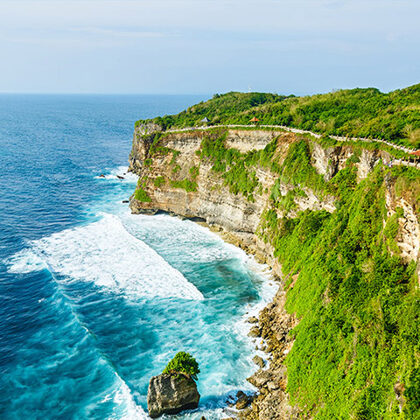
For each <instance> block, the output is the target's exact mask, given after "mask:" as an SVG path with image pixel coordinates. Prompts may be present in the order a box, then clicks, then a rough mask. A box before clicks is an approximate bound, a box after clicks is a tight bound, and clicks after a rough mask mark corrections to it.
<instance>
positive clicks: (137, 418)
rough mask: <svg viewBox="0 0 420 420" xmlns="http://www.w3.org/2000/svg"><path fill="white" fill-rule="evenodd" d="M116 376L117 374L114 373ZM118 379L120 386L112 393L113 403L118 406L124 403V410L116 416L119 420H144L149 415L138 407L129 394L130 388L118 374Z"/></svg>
mask: <svg viewBox="0 0 420 420" xmlns="http://www.w3.org/2000/svg"><path fill="white" fill-rule="evenodd" d="M116 375H117V376H118V374H116ZM118 378H119V379H120V381H121V382H120V386H119V388H118V390H117V391H116V393H115V395H114V399H113V400H114V403H115V404H116V405H117V407H118V406H120V405H124V406H125V410H124V411H125V412H124V414H123V415H122V417H121V416H119V417H118V418H120V419H121V420H146V419H149V418H150V417H149V416H148V415H147V414H146V413H145V412H144V410H143V409H142V408H141V407H139V406H138V405H137V404H136V403H135V401H134V398H133V396H132V395H131V392H130V389H129V388H128V386H127V384H126V383H125V382H124V381H123V380H122V379H121V378H120V377H119V376H118Z"/></svg>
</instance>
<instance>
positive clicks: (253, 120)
mask: <svg viewBox="0 0 420 420" xmlns="http://www.w3.org/2000/svg"><path fill="white" fill-rule="evenodd" d="M249 122H252V123H257V122H260V120H259V119H258V118H257V117H254V118H251V119H250V120H249Z"/></svg>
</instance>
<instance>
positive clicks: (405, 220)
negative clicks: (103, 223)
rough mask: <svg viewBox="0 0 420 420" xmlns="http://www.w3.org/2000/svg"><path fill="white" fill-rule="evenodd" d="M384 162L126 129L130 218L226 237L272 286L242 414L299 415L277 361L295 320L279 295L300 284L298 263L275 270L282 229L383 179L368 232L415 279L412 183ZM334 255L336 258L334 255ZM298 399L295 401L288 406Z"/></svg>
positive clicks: (268, 137) (314, 143) (213, 136)
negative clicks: (164, 218)
mask: <svg viewBox="0 0 420 420" xmlns="http://www.w3.org/2000/svg"><path fill="white" fill-rule="evenodd" d="M391 160H392V159H391V157H390V155H389V153H387V152H385V151H381V150H368V149H363V148H362V149H361V148H360V147H355V146H354V145H344V144H343V145H339V146H338V145H332V146H331V145H328V143H327V142H322V141H320V140H317V139H314V138H309V137H302V136H299V135H296V134H293V133H287V132H282V131H275V130H274V131H270V130H258V129H244V130H239V129H218V130H206V131H200V130H191V131H184V132H181V131H180V132H165V131H163V130H162V129H161V128H160V127H159V126H157V125H147V124H146V125H139V126H138V127H136V129H135V133H134V138H133V147H132V151H131V154H130V170H131V171H133V172H135V173H136V174H138V175H139V182H138V186H137V189H136V192H135V194H134V195H133V196H132V197H131V200H130V207H131V210H132V212H133V213H151V214H153V213H156V212H159V211H164V212H168V213H170V214H175V215H179V216H183V217H186V218H192V219H195V220H201V221H204V222H206V223H207V224H208V225H210V226H213V227H214V228H215V229H218V230H220V231H221V233H222V234H223V235H224V237H225V238H226V239H227V240H229V241H231V242H233V243H235V244H237V245H238V246H241V247H242V248H244V249H245V250H246V251H248V252H250V253H253V254H255V255H256V257H257V258H258V259H259V260H260V261H262V262H266V263H268V264H269V265H270V266H271V267H272V268H273V271H274V272H275V273H276V274H277V276H278V277H279V278H280V279H281V287H280V289H279V292H278V295H277V296H276V298H275V300H274V302H273V303H272V304H271V305H269V307H267V308H266V309H265V310H264V311H263V312H262V314H261V318H260V323H259V325H258V327H257V328H258V329H259V333H260V335H261V336H262V337H263V338H265V339H266V340H267V343H268V349H267V350H268V351H270V352H271V353H272V355H273V360H272V362H271V364H270V367H269V369H268V370H264V371H263V370H261V371H259V372H257V373H256V374H255V375H254V376H253V377H252V378H250V382H251V383H253V384H255V385H256V386H257V387H258V388H259V390H260V394H259V396H258V397H257V398H256V399H255V400H254V402H253V404H252V408H251V409H248V411H246V412H245V413H244V414H242V416H245V417H246V418H252V419H283V418H284V419H288V418H295V417H296V418H297V417H299V415H300V414H299V413H300V412H301V411H300V410H299V409H297V408H292V407H291V406H290V404H289V397H288V395H287V393H286V387H287V380H288V379H287V375H286V370H285V366H284V360H285V358H286V356H287V354H288V353H289V352H290V350H291V348H292V344H293V342H294V338H293V337H294V336H293V335H291V334H289V332H290V330H291V329H292V328H294V327H295V326H296V325H297V324H298V320H299V319H301V318H302V316H303V315H302V314H301V313H300V312H299V311H298V310H297V311H296V312H297V313H292V314H288V313H287V312H286V310H285V301H286V293H285V289H287V290H292V293H297V292H296V291H297V290H299V288H300V287H302V286H300V283H299V282H300V275H299V272H300V271H304V269H303V268H302V265H300V266H297V265H296V266H294V268H293V269H291V268H290V267H292V266H293V264H292V263H291V262H290V261H289V262H287V264H286V266H287V267H288V268H287V271H285V270H284V269H283V271H285V272H282V266H281V265H280V262H279V255H282V254H281V253H282V249H284V246H283V245H281V244H280V243H279V238H282V237H286V235H289V234H290V235H291V233H290V232H291V229H295V232H297V230H296V229H297V228H296V226H298V224H299V223H301V222H300V220H301V219H302V217H306V215H309V214H315V215H317V216H316V217H318V218H319V220H320V222H319V223H323V222H321V220H322V221H323V220H329V219H328V217H329V216H328V215H332V214H335V213H336V211H337V209H342V206H343V203H345V202H346V203H350V201H349V200H348V197H349V196H350V195H351V194H353V191H357V190H358V187H357V185H359V184H360V185H361V187H360V188H362V187H363V186H364V184H363V182H365V183H366V185H368V182H371V180H370V178H372V177H374V176H376V177H382V178H383V177H384V181H383V188H382V187H381V188H382V189H381V190H380V191H379V192H378V193H377V197H378V198H377V200H378V203H382V202H383V204H378V209H383V210H378V211H379V212H380V215H379V216H378V217H379V219H378V220H381V221H382V222H381V223H382V225H383V227H379V228H378V229H379V230H381V229H382V230H381V233H380V235H379V236H378V238H380V239H377V240H381V241H384V243H386V244H387V245H386V246H387V247H388V251H389V253H390V254H391V255H394V256H398V258H400V261H401V263H400V264H402V265H404V266H405V265H407V266H410V267H411V266H412V265H415V266H416V267H417V268H416V269H415V271H416V272H417V273H418V266H419V263H418V260H419V241H420V228H419V213H418V211H419V207H418V206H419V203H418V200H419V186H418V179H417V180H415V182H414V183H413V182H411V181H410V180H408V181H406V179H409V178H404V177H403V176H401V177H400V176H399V175H396V169H395V168H391V169H390V168H389V166H390V162H391ZM377 169H378V170H377ZM375 171H376V172H378V173H377V174H376V172H375ZM404 176H405V175H404ZM382 178H380V179H382ZM372 179H373V178H372ZM375 179H376V178H375ZM378 179H379V178H378ZM364 180H366V181H364ZM372 182H373V181H372ZM380 182H382V181H380ZM410 182H411V183H410ZM377 184H378V185H379V181H377ZM381 185H382V184H381ZM367 189H368V187H367V186H366V190H367ZM362 196H363V193H361V197H362ZM382 196H383V198H381V197H382ZM375 197H376V196H375ZM346 200H347V201H346ZM348 205H349V204H348ZM353 205H354V206H356V205H357V201H356V203H355V204H353ZM340 211H341V210H340ZM360 211H361V212H363V211H364V210H360ZM366 211H367V210H366ZM369 211H370V210H369ZM302 215H304V216H302ZM308 217H309V216H308ZM293 220H296V222H293ZM294 223H295V224H294ZM302 223H303V222H302ZM317 223H318V222H317ZM361 223H362V222H361ZM290 225H292V228H290ZM382 225H381V226H382ZM299 226H300V225H299ZM317 226H318V225H317ZM361 226H362V225H361ZM283 231H284V233H282V232H283ZM319 231H321V225H319ZM295 235H297V233H296V234H295ZM310 235H312V236H308V234H306V233H305V236H304V237H306V238H309V237H314V235H316V231H315V233H314V232H311V233H310ZM291 237H292V236H291ZM299 237H302V234H300V236H299ZM304 241H305V240H304ZM307 241H309V239H307ZM333 245H334V244H331V246H333ZM282 247H283V248H282ZM314 252H315V251H314ZM325 252H327V251H325ZM340 252H341V251H340ZM352 252H353V251H352ZM354 252H361V251H359V250H356V251H354ZM308 255H309V254H308ZM343 255H344V254H343ZM284 258H285V257H284ZM287 258H289V257H287ZM287 258H285V261H286V260H287ZM290 258H292V257H290ZM290 258H289V260H290ZM295 258H297V257H295ZM337 258H338V259H339V260H340V259H342V258H345V257H344V256H341V254H337ZM371 259H372V258H371ZM371 259H369V258H368V257H366V262H365V263H364V265H363V268H362V269H361V270H362V271H361V273H363V276H364V275H365V274H366V275H369V273H370V272H371V271H372V269H371V268H370V265H369V264H371V265H372V264H373V262H372V261H371ZM410 262H411V265H410V264H409V263H410ZM343 264H344V262H343ZM283 268H284V267H283ZM369 270H370V271H369ZM343 275H344V274H343ZM344 276H347V274H345V275H344ZM417 278H418V277H417ZM303 281H304V280H302V282H303ZM417 281H418V280H417ZM293 289H294V290H293ZM322 293H323V295H322V301H323V304H324V305H326V306H327V305H328V304H329V303H330V302H331V300H332V299H334V296H337V292H336V290H335V289H334V288H333V282H331V283H330V284H329V285H328V286H327V287H326V288H324V291H323V292H322ZM302 313H303V312H302ZM352 322H353V321H352ZM354 322H356V321H354ZM352 328H354V329H355V328H356V327H352ZM296 351H299V350H296ZM295 357H298V356H295ZM407 375H408V373H407ZM293 386H295V385H292V386H291V389H292V390H293V389H294V388H293ZM296 398H297V399H296ZM302 398H303V397H302ZM355 398H357V397H355ZM308 400H310V397H308ZM302 401H304V400H303V399H302V400H299V398H298V397H297V394H296V395H295V402H298V403H299V402H300V403H302ZM303 403H304V402H303ZM331 404H333V403H331ZM343 404H344V403H343ZM389 404H391V405H392V404H393V403H389ZM299 405H300V404H299ZM296 407H297V406H296ZM301 408H303V412H304V414H301V415H302V416H303V415H305V416H309V417H310V416H313V415H314V414H315V413H316V410H317V408H316V406H315V405H314V406H313V407H310V408H307V407H306V408H305V407H301ZM349 410H351V408H349Z"/></svg>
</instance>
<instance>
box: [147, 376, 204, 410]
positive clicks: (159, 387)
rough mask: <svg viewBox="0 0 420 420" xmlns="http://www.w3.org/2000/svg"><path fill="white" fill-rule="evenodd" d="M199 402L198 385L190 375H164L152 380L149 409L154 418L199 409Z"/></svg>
mask: <svg viewBox="0 0 420 420" xmlns="http://www.w3.org/2000/svg"><path fill="white" fill-rule="evenodd" d="M199 400H200V394H199V393H198V391H197V384H196V383H195V381H194V379H192V378H191V377H190V376H188V375H184V374H182V373H172V374H168V373H162V374H161V375H158V376H154V377H153V378H152V379H151V380H150V383H149V390H148V392H147V407H148V410H149V416H150V417H152V418H157V417H160V416H162V415H163V414H177V413H179V412H181V411H183V410H189V409H194V408H197V407H198V402H199Z"/></svg>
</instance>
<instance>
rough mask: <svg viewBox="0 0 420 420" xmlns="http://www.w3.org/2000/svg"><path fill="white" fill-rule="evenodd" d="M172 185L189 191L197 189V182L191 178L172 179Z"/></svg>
mask: <svg viewBox="0 0 420 420" xmlns="http://www.w3.org/2000/svg"><path fill="white" fill-rule="evenodd" d="M171 187H174V188H182V189H184V190H185V191H187V192H194V191H197V183H196V182H195V181H190V180H189V179H183V180H181V181H172V180H171Z"/></svg>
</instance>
